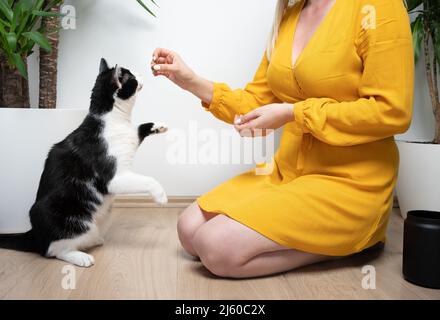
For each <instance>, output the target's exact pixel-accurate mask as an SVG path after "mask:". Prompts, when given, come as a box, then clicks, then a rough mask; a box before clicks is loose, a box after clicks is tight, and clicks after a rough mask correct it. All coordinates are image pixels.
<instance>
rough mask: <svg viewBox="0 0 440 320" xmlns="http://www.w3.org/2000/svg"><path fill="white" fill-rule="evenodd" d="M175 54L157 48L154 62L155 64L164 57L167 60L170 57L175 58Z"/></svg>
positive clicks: (154, 53)
mask: <svg viewBox="0 0 440 320" xmlns="http://www.w3.org/2000/svg"><path fill="white" fill-rule="evenodd" d="M173 55H174V52H173V51H171V50H168V49H164V48H157V49H156V50H154V52H153V62H155V61H156V60H157V59H158V58H160V57H163V58H167V57H168V56H173Z"/></svg>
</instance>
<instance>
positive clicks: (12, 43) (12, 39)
mask: <svg viewBox="0 0 440 320" xmlns="http://www.w3.org/2000/svg"><path fill="white" fill-rule="evenodd" d="M6 41H8V46H9V49H10V50H11V51H12V52H14V51H15V49H17V35H16V34H15V33H13V32H9V33H8V34H6Z"/></svg>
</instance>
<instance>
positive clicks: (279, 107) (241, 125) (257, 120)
mask: <svg viewBox="0 0 440 320" xmlns="http://www.w3.org/2000/svg"><path fill="white" fill-rule="evenodd" d="M293 108H294V106H293V105H292V104H285V103H276V104H269V105H266V106H263V107H260V108H257V109H255V110H253V111H251V112H249V113H247V114H245V115H243V116H238V115H237V116H235V121H234V127H235V129H236V130H237V131H238V132H239V133H240V135H241V136H242V137H257V136H266V135H268V134H270V133H271V132H273V131H274V130H275V129H278V128H280V127H282V126H283V125H285V124H286V123H288V122H290V121H293V120H294V114H293Z"/></svg>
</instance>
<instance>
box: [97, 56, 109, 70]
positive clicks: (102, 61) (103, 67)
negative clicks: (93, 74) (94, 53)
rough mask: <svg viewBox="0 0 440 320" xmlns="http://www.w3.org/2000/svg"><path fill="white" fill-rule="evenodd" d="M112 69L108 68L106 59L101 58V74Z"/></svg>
mask: <svg viewBox="0 0 440 320" xmlns="http://www.w3.org/2000/svg"><path fill="white" fill-rule="evenodd" d="M108 69H110V68H109V67H108V63H107V61H106V60H105V59H104V58H101V63H100V64H99V73H103V72H104V71H107V70H108Z"/></svg>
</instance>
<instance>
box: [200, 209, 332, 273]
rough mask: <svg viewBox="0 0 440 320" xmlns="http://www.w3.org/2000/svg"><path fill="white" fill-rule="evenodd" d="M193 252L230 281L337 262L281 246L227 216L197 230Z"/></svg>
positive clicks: (326, 257)
mask: <svg viewBox="0 0 440 320" xmlns="http://www.w3.org/2000/svg"><path fill="white" fill-rule="evenodd" d="M193 249H194V251H195V252H196V254H197V255H198V256H199V257H200V259H201V261H202V263H203V264H204V266H205V267H206V268H207V269H208V270H210V271H211V272H212V273H214V274H216V275H218V276H221V277H230V278H247V277H258V276H265V275H270V274H275V273H279V272H285V271H288V270H292V269H295V268H298V267H301V266H305V265H308V264H312V263H316V262H320V261H325V260H330V259H333V258H334V257H330V256H323V255H316V254H312V253H307V252H302V251H298V250H293V249H290V248H287V247H284V246H281V245H279V244H277V243H275V242H273V241H272V240H270V239H268V238H266V237H265V236H263V235H261V234H260V233H258V232H256V231H254V230H252V229H250V228H249V227H247V226H245V225H243V224H241V223H239V222H237V221H235V220H233V219H231V218H229V217H227V216H225V215H217V216H215V217H213V218H211V219H210V220H209V221H207V222H205V223H203V224H202V225H201V226H200V227H199V228H198V229H197V231H196V234H195V236H194V237H193Z"/></svg>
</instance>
